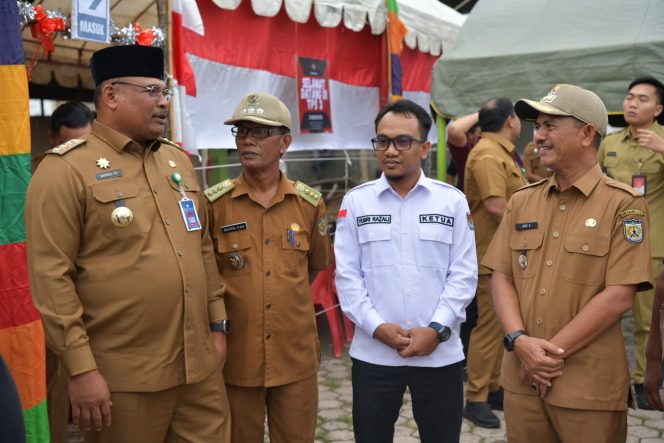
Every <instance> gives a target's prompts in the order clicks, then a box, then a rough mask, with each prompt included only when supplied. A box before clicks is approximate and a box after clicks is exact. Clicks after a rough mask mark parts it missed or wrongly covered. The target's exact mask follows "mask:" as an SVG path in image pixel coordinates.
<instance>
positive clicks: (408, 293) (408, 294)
mask: <svg viewBox="0 0 664 443" xmlns="http://www.w3.org/2000/svg"><path fill="white" fill-rule="evenodd" d="M411 294H412V293H411V292H410V289H409V290H408V291H406V295H407V296H409V297H410V295H411Z"/></svg>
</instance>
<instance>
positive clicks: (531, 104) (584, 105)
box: [514, 83, 609, 135]
mask: <svg viewBox="0 0 664 443" xmlns="http://www.w3.org/2000/svg"><path fill="white" fill-rule="evenodd" d="M514 111H515V112H516V115H518V116H519V117H520V118H522V119H524V120H529V121H535V120H537V116H538V114H539V113H540V112H541V113H543V114H550V115H566V116H570V117H575V118H577V119H579V120H581V121H582V122H584V123H587V124H589V125H592V126H594V127H595V129H597V132H599V133H600V135H604V134H605V133H606V126H607V125H608V123H609V117H608V114H607V112H606V106H604V102H602V99H601V98H599V97H598V96H597V94H595V93H594V92H592V91H588V90H587V89H583V88H580V87H578V86H574V85H566V84H563V83H561V84H558V85H556V86H554V87H553V89H551V91H550V92H549V93H548V94H547V95H545V96H544V97H542V98H541V99H540V100H539V101H535V100H527V99H525V98H522V99H521V100H519V101H517V102H516V103H515V104H514Z"/></svg>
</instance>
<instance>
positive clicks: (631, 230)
mask: <svg viewBox="0 0 664 443" xmlns="http://www.w3.org/2000/svg"><path fill="white" fill-rule="evenodd" d="M623 234H624V235H625V240H627V241H628V242H630V243H641V242H642V241H643V220H642V219H638V218H637V219H632V220H623Z"/></svg>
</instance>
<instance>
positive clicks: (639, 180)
mask: <svg viewBox="0 0 664 443" xmlns="http://www.w3.org/2000/svg"><path fill="white" fill-rule="evenodd" d="M646 185H647V182H646V176H645V175H642V174H636V175H633V176H632V188H634V190H635V191H636V192H640V193H641V194H643V195H644V196H645V195H646V189H647V186H646Z"/></svg>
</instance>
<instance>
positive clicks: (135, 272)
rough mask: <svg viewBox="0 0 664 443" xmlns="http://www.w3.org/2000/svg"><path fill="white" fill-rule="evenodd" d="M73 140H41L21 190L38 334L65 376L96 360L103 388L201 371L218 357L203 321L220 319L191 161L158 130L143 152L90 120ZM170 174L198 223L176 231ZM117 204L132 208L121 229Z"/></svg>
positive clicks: (219, 292) (152, 387) (155, 384)
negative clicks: (37, 159) (44, 145)
mask: <svg viewBox="0 0 664 443" xmlns="http://www.w3.org/2000/svg"><path fill="white" fill-rule="evenodd" d="M84 139H85V140H86V141H85V143H84V144H82V145H81V146H78V147H75V148H73V149H70V150H67V148H66V147H67V146H69V147H71V145H68V144H64V145H61V147H58V148H55V149H54V150H52V151H51V153H50V154H49V155H47V156H46V158H45V159H44V160H43V162H42V164H41V165H40V167H39V169H37V172H36V173H35V175H34V177H33V179H32V182H31V183H30V186H29V187H28V192H27V203H26V231H27V252H28V268H29V271H30V284H31V288H32V294H33V298H34V302H35V305H36V306H37V308H38V310H39V311H40V313H41V315H42V319H43V321H44V328H45V332H46V337H47V340H48V344H49V346H50V347H51V348H52V349H53V350H54V351H55V352H56V353H57V354H58V355H59V357H60V361H61V362H62V363H63V364H64V366H65V368H66V371H67V372H68V373H69V374H70V375H77V374H80V373H83V372H87V371H90V370H93V369H95V368H98V369H99V370H100V372H101V374H102V375H103V376H104V377H105V378H106V380H107V382H108V385H109V388H110V390H111V391H132V392H140V391H158V390H163V389H167V388H170V387H173V386H176V385H179V384H183V383H196V382H198V381H201V380H203V379H205V378H206V377H207V376H209V375H210V374H211V373H212V371H214V370H215V369H216V368H218V367H219V366H218V365H219V359H218V356H217V353H216V350H215V347H214V343H213V342H212V339H211V338H210V327H209V323H210V322H214V321H219V320H223V319H226V318H227V317H226V310H225V307H224V301H223V298H222V297H223V288H222V287H221V285H220V283H219V277H218V274H217V272H216V269H215V264H214V253H213V249H212V242H211V240H210V236H209V234H208V231H207V225H206V212H205V197H204V196H203V193H202V192H201V188H200V186H199V184H198V181H197V179H196V175H195V173H194V170H193V168H192V166H191V162H190V161H189V159H188V158H187V157H186V155H185V154H184V153H183V152H182V151H181V150H180V149H179V148H178V147H177V146H175V145H172V144H169V143H168V142H166V141H164V140H162V141H161V143H160V141H155V142H154V143H153V144H152V145H151V147H150V148H149V149H147V150H146V152H145V154H144V153H143V149H142V148H141V147H140V146H139V145H138V144H136V143H135V142H133V141H132V140H131V139H129V138H127V137H126V136H124V135H123V134H121V133H119V132H117V131H115V130H113V129H111V128H109V127H108V126H105V125H103V124H101V123H99V122H95V123H94V124H93V125H92V132H91V134H89V135H88V136H86V137H84ZM68 143H75V142H68ZM63 147H65V148H63ZM58 154H60V155H58ZM169 163H170V164H169ZM104 166H107V167H104ZM174 172H178V173H180V174H181V176H182V184H183V186H184V188H185V189H186V195H187V198H189V199H191V200H193V201H194V202H195V204H196V207H197V209H198V215H199V217H200V221H201V224H202V225H203V229H202V230H198V231H192V232H187V230H186V229H185V224H184V220H183V217H182V214H181V212H180V206H179V204H178V201H179V200H180V199H181V198H182V195H181V193H180V191H179V189H178V186H176V185H175V183H174V182H173V181H172V179H171V174H172V173H174ZM118 206H126V207H127V208H129V209H130V210H131V211H132V212H133V215H134V219H133V222H131V223H130V224H129V225H127V226H125V227H117V226H115V225H114V224H113V223H112V220H111V218H112V217H111V214H112V213H113V210H114V209H116V207H118Z"/></svg>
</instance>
